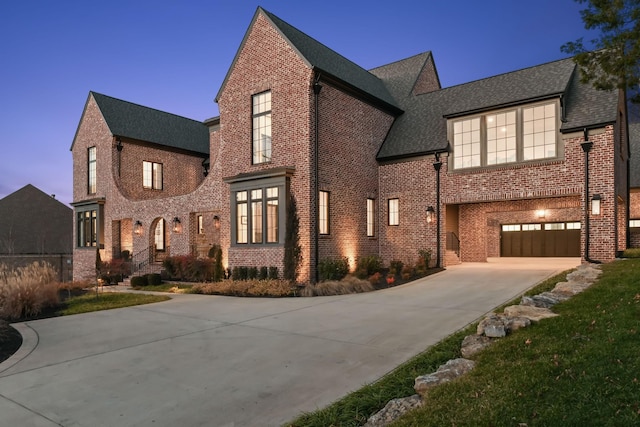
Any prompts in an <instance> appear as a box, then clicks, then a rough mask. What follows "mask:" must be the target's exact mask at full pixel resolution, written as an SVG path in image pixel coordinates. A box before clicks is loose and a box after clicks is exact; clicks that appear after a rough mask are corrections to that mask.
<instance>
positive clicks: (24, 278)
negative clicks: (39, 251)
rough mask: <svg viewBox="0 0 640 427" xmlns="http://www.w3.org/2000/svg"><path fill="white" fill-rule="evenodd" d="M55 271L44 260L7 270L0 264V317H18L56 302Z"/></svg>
mask: <svg viewBox="0 0 640 427" xmlns="http://www.w3.org/2000/svg"><path fill="white" fill-rule="evenodd" d="M56 276H57V274H56V271H55V270H54V269H53V267H52V266H51V265H49V264H47V263H40V262H34V263H33V264H31V265H28V266H26V267H19V268H16V269H13V270H9V269H8V267H6V266H5V265H0V317H1V318H4V319H11V320H14V319H19V318H22V317H32V316H37V315H38V314H40V312H41V311H42V309H43V308H45V307H50V306H55V305H57V304H58V302H59V299H58V284H57V283H56V282H55V278H56Z"/></svg>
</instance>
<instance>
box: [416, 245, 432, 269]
mask: <svg viewBox="0 0 640 427" xmlns="http://www.w3.org/2000/svg"><path fill="white" fill-rule="evenodd" d="M418 255H419V256H420V259H419V262H418V265H422V266H424V268H425V269H428V268H429V263H430V262H431V249H420V250H419V251H418Z"/></svg>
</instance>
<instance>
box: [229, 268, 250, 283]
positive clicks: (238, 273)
mask: <svg viewBox="0 0 640 427" xmlns="http://www.w3.org/2000/svg"><path fill="white" fill-rule="evenodd" d="M231 278H232V279H233V280H247V279H248V278H249V267H243V266H239V267H233V273H232V274H231Z"/></svg>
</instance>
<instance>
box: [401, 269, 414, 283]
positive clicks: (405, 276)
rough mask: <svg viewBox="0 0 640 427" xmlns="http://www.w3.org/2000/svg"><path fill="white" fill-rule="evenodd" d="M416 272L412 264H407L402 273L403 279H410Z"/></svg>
mask: <svg viewBox="0 0 640 427" xmlns="http://www.w3.org/2000/svg"><path fill="white" fill-rule="evenodd" d="M414 274H415V272H414V269H413V267H412V266H410V265H405V266H403V267H402V273H401V274H400V276H401V277H402V280H409V279H411V278H412V277H413V275H414Z"/></svg>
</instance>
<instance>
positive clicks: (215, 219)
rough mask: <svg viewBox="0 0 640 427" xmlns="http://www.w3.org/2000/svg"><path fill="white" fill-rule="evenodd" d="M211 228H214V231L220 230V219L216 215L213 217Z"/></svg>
mask: <svg viewBox="0 0 640 427" xmlns="http://www.w3.org/2000/svg"><path fill="white" fill-rule="evenodd" d="M213 226H214V227H215V228H216V230H218V229H220V217H219V216H218V215H215V216H214V217H213Z"/></svg>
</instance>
